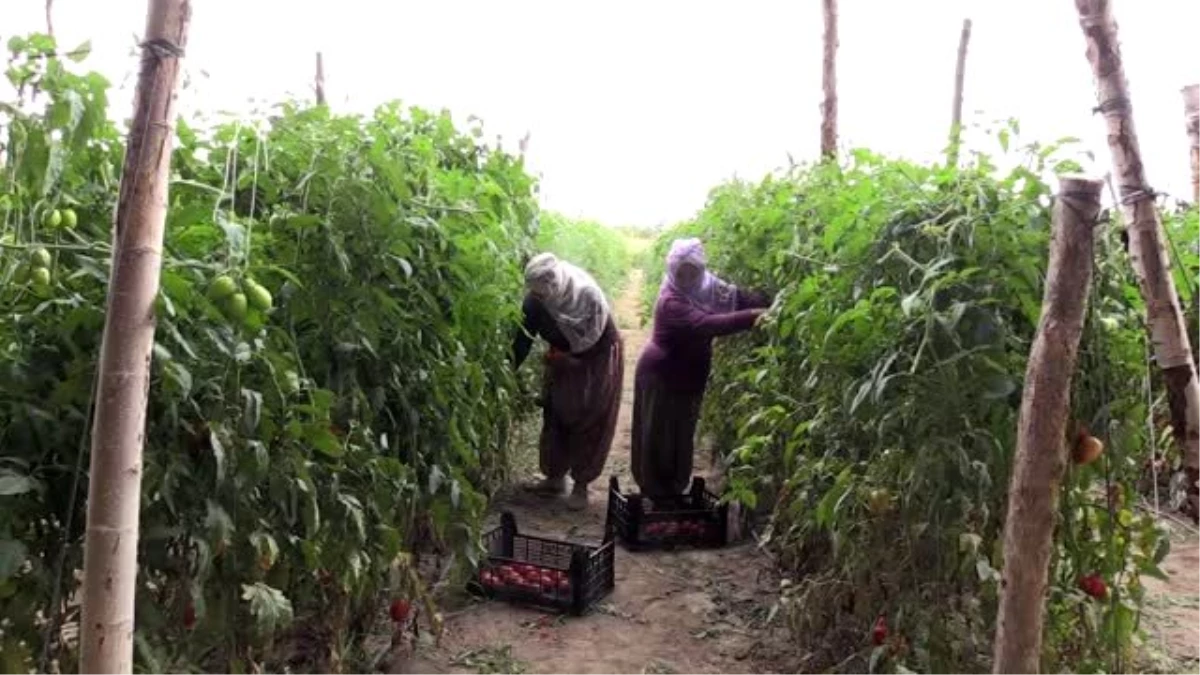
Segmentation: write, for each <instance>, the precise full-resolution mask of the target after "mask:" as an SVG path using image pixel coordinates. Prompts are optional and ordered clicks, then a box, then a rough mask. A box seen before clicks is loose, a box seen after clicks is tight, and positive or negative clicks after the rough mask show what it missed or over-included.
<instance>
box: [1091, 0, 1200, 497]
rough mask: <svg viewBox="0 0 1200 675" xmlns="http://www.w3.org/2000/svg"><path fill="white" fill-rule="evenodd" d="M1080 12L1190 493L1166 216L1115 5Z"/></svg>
mask: <svg viewBox="0 0 1200 675" xmlns="http://www.w3.org/2000/svg"><path fill="white" fill-rule="evenodd" d="M1075 7H1076V9H1077V10H1078V11H1079V25H1080V27H1081V28H1082V29H1083V34H1084V37H1085V38H1086V40H1087V59H1088V62H1089V63H1090V64H1091V66H1092V72H1093V75H1094V76H1095V79H1096V97H1097V99H1098V101H1099V106H1098V107H1097V110H1098V111H1099V112H1102V113H1103V114H1104V121H1105V124H1106V126H1107V127H1108V147H1109V150H1110V151H1111V152H1112V158H1113V175H1114V176H1115V178H1116V181H1117V186H1118V189H1119V190H1120V194H1121V206H1122V208H1123V209H1124V215H1125V218H1124V221H1125V226H1126V228H1127V232H1128V236H1129V256H1130V260H1131V261H1132V263H1133V269H1134V273H1135V274H1136V275H1137V278H1138V284H1139V286H1140V287H1141V292H1142V297H1143V298H1144V299H1145V302H1146V322H1147V324H1149V327H1150V339H1151V341H1152V342H1153V344H1154V358H1155V361H1156V363H1157V364H1158V367H1159V368H1161V369H1162V373H1163V379H1164V381H1165V382H1166V388H1167V402H1168V406H1169V408H1170V411H1171V427H1172V430H1173V432H1174V434H1175V440H1176V442H1177V443H1178V444H1179V446H1180V449H1181V451H1182V455H1183V465H1184V469H1185V471H1186V472H1187V474H1188V476H1187V479H1188V480H1187V484H1188V492H1189V494H1191V493H1194V491H1195V485H1196V477H1197V471H1198V470H1200V386H1198V385H1197V381H1196V369H1195V365H1194V364H1193V362H1192V348H1191V344H1190V342H1189V340H1188V333H1187V328H1186V324H1185V323H1184V318H1183V311H1182V309H1181V308H1180V306H1179V296H1178V294H1177V293H1176V291H1175V281H1174V278H1173V277H1172V276H1171V261H1170V255H1169V254H1168V253H1167V248H1166V246H1165V245H1164V243H1165V241H1166V237H1165V234H1164V232H1163V226H1162V220H1161V216H1160V214H1159V212H1158V208H1157V207H1156V205H1155V201H1154V190H1153V189H1152V188H1151V187H1150V184H1149V182H1148V181H1147V180H1146V168H1145V165H1144V164H1143V163H1142V152H1141V147H1140V145H1139V143H1138V137H1137V131H1136V129H1135V127H1134V122H1133V104H1132V103H1131V101H1130V99H1129V83H1128V82H1127V81H1126V79H1125V68H1124V66H1123V64H1122V59H1121V47H1120V43H1119V41H1118V37H1117V24H1116V21H1115V20H1114V18H1113V14H1112V7H1111V5H1110V3H1109V2H1108V0H1075Z"/></svg>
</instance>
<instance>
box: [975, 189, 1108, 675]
mask: <svg viewBox="0 0 1200 675" xmlns="http://www.w3.org/2000/svg"><path fill="white" fill-rule="evenodd" d="M1103 185H1104V183H1103V182H1102V181H1099V180H1089V179H1087V178H1081V177H1063V178H1062V180H1061V184H1060V186H1059V192H1058V200H1057V202H1056V204H1055V208H1054V219H1053V223H1052V227H1053V232H1052V237H1051V241H1050V263H1049V267H1048V269H1047V270H1046V285H1045V289H1044V291H1043V299H1042V318H1041V320H1040V321H1039V322H1038V329H1037V334H1036V335H1035V336H1034V339H1033V346H1032V347H1031V349H1030V352H1029V365H1028V367H1027V368H1026V371H1025V390H1024V392H1023V394H1022V396H1021V413H1020V418H1019V421H1018V423H1017V453H1016V457H1015V458H1014V460H1013V473H1012V479H1011V480H1010V482H1009V487H1008V515H1007V516H1006V517H1005V519H1004V567H1003V574H1004V582H1003V583H1002V584H1001V586H1000V609H999V613H998V616H997V619H996V641H995V644H994V661H993V671H994V672H996V673H1036V672H1038V667H1039V665H1040V660H1041V651H1042V626H1043V622H1044V614H1045V612H1044V607H1043V603H1044V602H1045V597H1046V586H1047V584H1048V580H1049V574H1050V553H1051V551H1052V549H1053V546H1054V520H1055V514H1056V513H1057V512H1058V506H1057V503H1058V493H1059V487H1060V483H1061V482H1062V476H1063V471H1064V469H1065V467H1066V460H1067V453H1066V445H1065V443H1064V441H1065V439H1066V435H1067V434H1066V432H1067V416H1068V413H1069V412H1070V411H1069V406H1070V397H1071V377H1072V375H1073V373H1074V372H1075V361H1076V357H1077V356H1078V354H1079V338H1080V335H1081V334H1082V333H1083V320H1084V311H1085V310H1086V308H1087V295H1088V288H1089V287H1090V286H1091V283H1092V265H1093V250H1094V246H1095V223H1096V216H1097V215H1099V213H1100V191H1101V189H1102V188H1103Z"/></svg>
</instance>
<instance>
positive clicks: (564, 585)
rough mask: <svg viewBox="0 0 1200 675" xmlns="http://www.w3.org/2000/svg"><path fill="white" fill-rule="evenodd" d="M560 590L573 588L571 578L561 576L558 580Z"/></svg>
mask: <svg viewBox="0 0 1200 675" xmlns="http://www.w3.org/2000/svg"><path fill="white" fill-rule="evenodd" d="M558 590H560V591H562V592H564V593H566V592H568V591H570V590H571V580H570V579H568V578H567V577H561V578H559V580H558Z"/></svg>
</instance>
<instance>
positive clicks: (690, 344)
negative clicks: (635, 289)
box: [637, 287, 770, 394]
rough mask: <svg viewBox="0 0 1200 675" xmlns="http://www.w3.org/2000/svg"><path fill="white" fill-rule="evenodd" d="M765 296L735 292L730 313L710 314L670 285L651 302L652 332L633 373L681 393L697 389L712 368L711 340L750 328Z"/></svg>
mask: <svg viewBox="0 0 1200 675" xmlns="http://www.w3.org/2000/svg"><path fill="white" fill-rule="evenodd" d="M769 304H770V300H769V299H768V298H765V297H762V296H760V295H758V294H753V293H746V292H744V291H742V290H741V289H738V290H737V293H736V300H735V303H734V311H732V312H726V313H723V314H710V313H708V312H705V311H704V310H701V309H698V308H697V307H695V306H693V305H692V303H691V302H689V301H688V300H687V298H685V297H683V296H682V295H679V294H678V293H676V292H675V291H673V290H671V289H670V288H669V287H667V288H664V289H663V290H662V291H661V292H660V293H659V295H658V302H657V303H655V305H654V331H653V333H652V335H651V338H650V342H649V343H647V344H646V348H645V349H644V350H643V351H642V356H641V358H640V359H638V366H637V377H638V378H641V377H642V376H643V375H654V376H656V377H657V378H659V379H660V380H661V381H662V383H663V385H664V386H666V387H668V388H670V389H673V390H675V391H679V392H681V393H689V394H694V393H699V392H702V391H704V388H705V386H706V385H707V384H708V374H709V371H710V370H711V369H712V343H713V339H714V338H716V337H719V336H722V335H732V334H734V333H740V332H742V331H746V330H749V329H751V328H753V327H754V320H755V318H756V317H757V315H758V313H757V312H755V311H754V310H755V309H760V308H764V307H767V306H768V305H769Z"/></svg>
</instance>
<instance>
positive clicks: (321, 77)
mask: <svg viewBox="0 0 1200 675" xmlns="http://www.w3.org/2000/svg"><path fill="white" fill-rule="evenodd" d="M316 90H317V105H325V64H324V62H323V61H322V59H321V52H317V81H316Z"/></svg>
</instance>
